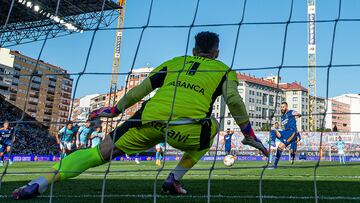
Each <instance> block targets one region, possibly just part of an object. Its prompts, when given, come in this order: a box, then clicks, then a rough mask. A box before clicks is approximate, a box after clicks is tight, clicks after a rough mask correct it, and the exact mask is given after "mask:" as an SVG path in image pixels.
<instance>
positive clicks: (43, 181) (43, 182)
mask: <svg viewBox="0 0 360 203" xmlns="http://www.w3.org/2000/svg"><path fill="white" fill-rule="evenodd" d="M36 183H37V184H38V185H39V193H40V194H41V193H44V192H45V191H46V189H47V187H48V184H49V182H48V180H47V179H46V178H45V177H43V176H40V177H38V178H36V179H34V180H32V181H30V182H29V183H28V185H32V184H36Z"/></svg>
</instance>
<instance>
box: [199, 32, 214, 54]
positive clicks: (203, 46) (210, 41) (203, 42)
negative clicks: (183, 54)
mask: <svg viewBox="0 0 360 203" xmlns="http://www.w3.org/2000/svg"><path fill="white" fill-rule="evenodd" d="M218 47H219V35H218V34H216V33H213V32H209V31H206V32H199V33H198V34H196V36H195V48H196V49H197V50H199V51H200V52H202V53H210V52H211V51H213V50H214V49H218Z"/></svg>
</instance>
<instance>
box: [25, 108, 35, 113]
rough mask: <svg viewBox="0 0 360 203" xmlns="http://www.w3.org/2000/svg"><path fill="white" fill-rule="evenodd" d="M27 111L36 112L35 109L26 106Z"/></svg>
mask: <svg viewBox="0 0 360 203" xmlns="http://www.w3.org/2000/svg"><path fill="white" fill-rule="evenodd" d="M27 111H28V112H32V113H36V112H37V111H36V109H32V108H28V109H27Z"/></svg>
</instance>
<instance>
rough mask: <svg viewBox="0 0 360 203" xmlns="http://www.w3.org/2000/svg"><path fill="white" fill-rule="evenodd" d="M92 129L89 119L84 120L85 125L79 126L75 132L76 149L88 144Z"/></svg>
mask: <svg viewBox="0 0 360 203" xmlns="http://www.w3.org/2000/svg"><path fill="white" fill-rule="evenodd" d="M92 131H93V130H92V128H91V122H90V121H86V123H85V125H83V126H81V127H80V129H79V131H78V132H77V133H76V147H77V148H78V149H81V148H86V147H87V146H88V142H89V138H90V135H91V133H92Z"/></svg>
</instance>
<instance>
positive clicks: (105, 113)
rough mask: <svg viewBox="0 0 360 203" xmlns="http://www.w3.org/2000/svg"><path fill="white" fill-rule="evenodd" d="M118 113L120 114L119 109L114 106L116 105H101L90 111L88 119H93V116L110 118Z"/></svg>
mask: <svg viewBox="0 0 360 203" xmlns="http://www.w3.org/2000/svg"><path fill="white" fill-rule="evenodd" d="M119 114H120V111H119V110H118V109H117V108H116V106H114V107H103V108H100V109H97V110H95V111H93V112H91V113H90V117H89V119H90V120H94V119H95V118H98V117H107V118H112V117H115V116H117V115H119Z"/></svg>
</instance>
